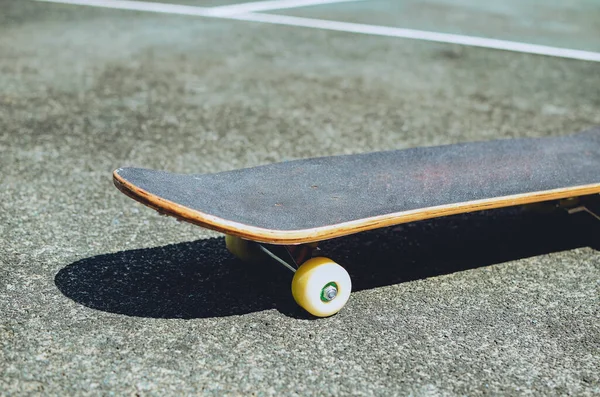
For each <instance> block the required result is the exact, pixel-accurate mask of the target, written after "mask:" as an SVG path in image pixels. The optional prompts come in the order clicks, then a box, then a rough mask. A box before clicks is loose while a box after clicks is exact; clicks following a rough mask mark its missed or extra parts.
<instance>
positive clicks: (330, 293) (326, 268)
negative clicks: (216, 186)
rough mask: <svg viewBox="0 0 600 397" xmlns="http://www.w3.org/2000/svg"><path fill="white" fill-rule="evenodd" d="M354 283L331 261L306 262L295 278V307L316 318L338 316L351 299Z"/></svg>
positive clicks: (313, 259) (311, 260) (343, 270)
mask: <svg viewBox="0 0 600 397" xmlns="http://www.w3.org/2000/svg"><path fill="white" fill-rule="evenodd" d="M351 290H352V282H351V281H350V275H348V272H347V271H346V270H345V269H344V268H343V267H341V266H340V265H338V264H337V263H335V262H334V261H332V260H331V259H328V258H323V257H318V258H312V259H309V260H308V261H306V262H305V263H304V264H303V265H302V266H300V268H299V269H298V270H297V271H296V273H295V274H294V278H293V280H292V295H293V296H294V299H295V300H296V303H298V305H300V306H301V307H302V308H303V309H304V310H306V311H307V312H309V313H310V314H312V315H314V316H317V317H328V316H331V315H333V314H335V313H337V312H339V311H340V310H341V309H342V307H344V305H345V304H346V302H348V298H350V291H351Z"/></svg>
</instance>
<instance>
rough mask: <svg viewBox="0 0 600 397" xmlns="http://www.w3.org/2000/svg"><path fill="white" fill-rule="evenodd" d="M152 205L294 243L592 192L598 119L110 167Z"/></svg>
mask: <svg viewBox="0 0 600 397" xmlns="http://www.w3.org/2000/svg"><path fill="white" fill-rule="evenodd" d="M114 180H115V184H116V185H117V187H118V188H119V189H120V190H122V191H123V192H124V193H126V194H127V195H129V196H131V197H132V198H134V199H136V200H138V201H140V202H142V203H144V204H146V205H148V206H150V207H152V208H155V209H157V210H159V211H161V212H164V213H167V214H170V215H173V216H177V217H179V218H181V219H184V220H186V221H189V222H192V223H196V224H199V225H202V226H205V227H208V228H211V229H215V230H219V231H222V232H227V233H231V234H235V235H239V236H242V237H246V238H251V239H254V240H258V241H264V242H272V243H302V242H309V241H315V240H323V239H327V238H332V237H337V236H341V235H345V234H350V233H354V232H356V231H362V230H369V229H373V228H377V227H383V226H389V225H393V224H398V223H404V222H410V221H415V220H420V219H426V218H432V217H437V216H444V215H451V214H456V213H461V212H470V211H476V210H481V209H487V208H498V207H503V206H510V205H518V204H526V203H530V202H536V201H545V200H554V199H560V198H565V197H572V196H580V195H586V194H593V193H598V192H600V129H594V130H591V131H587V132H583V133H579V134H576V135H571V136H566V137H559V138H541V139H510V140H499V141H491V142H478V143H466V144H457V145H448V146H439V147H427V148H414V149H406V150H397V151H388V152H376V153H367V154H360V155H350V156H334V157H324V158H318V159H308V160H298V161H290V162H284V163H277V164H271V165H266V166H261V167H254V168H248V169H241V170H235V171H230V172H223V173H217V174H201V175H182V174H171V173H167V172H163V171H155V170H147V169H140V168H121V169H118V170H116V171H115V173H114Z"/></svg>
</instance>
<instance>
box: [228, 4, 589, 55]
mask: <svg viewBox="0 0 600 397" xmlns="http://www.w3.org/2000/svg"><path fill="white" fill-rule="evenodd" d="M227 18H228V19H237V20H242V21H253V22H262V23H271V24H277V25H286V26H301V27H305V28H314V29H324V30H335V31H338V32H350V33H362V34H369V35H375V36H387V37H400V38H405V39H414V40H425V41H435V42H438V43H448V44H461V45H466V46H472V47H482V48H492V49H496V50H506V51H514V52H522V53H527V54H537V55H546V56H552V57H559V58H570V59H578V60H584V61H594V62H600V53H598V52H591V51H582V50H572V49H569V48H560V47H550V46H545V45H537V44H528V43H519V42H516V41H507V40H498V39H488V38H485V37H475V36H464V35H458V34H450V33H438V32H428V31H424V30H415V29H403V28H393V27H388V26H378V25H365V24H361V23H353V22H338V21H329V20H324V19H313V18H301V17H293V16H287V15H275V14H260V13H253V14H243V15H230V16H228V17H227Z"/></svg>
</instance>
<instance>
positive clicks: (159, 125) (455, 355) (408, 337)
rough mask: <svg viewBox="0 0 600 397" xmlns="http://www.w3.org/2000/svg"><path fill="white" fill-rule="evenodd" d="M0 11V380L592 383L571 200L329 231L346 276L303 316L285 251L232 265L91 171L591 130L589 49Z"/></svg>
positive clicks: (47, 386)
mask: <svg viewBox="0 0 600 397" xmlns="http://www.w3.org/2000/svg"><path fill="white" fill-rule="evenodd" d="M211 3H213V4H211V5H214V3H216V2H215V1H212V2H211ZM586 4H588V3H586ZM347 6H348V5H338V7H347ZM0 9H1V10H2V12H1V13H0V153H1V156H0V167H1V170H2V172H1V176H0V186H1V189H0V235H1V236H2V242H3V244H2V245H0V394H2V395H35V394H39V395H42V394H43V395H110V394H116V395H166V394H179V395H180V394H187V395H192V394H208V395H224V394H229V395H251V394H255V395H390V394H398V395H432V396H435V395H522V394H529V395H598V394H600V375H599V374H600V309H599V307H600V306H599V304H600V253H599V251H598V249H600V247H599V245H600V244H599V239H598V231H599V223H598V222H597V221H595V220H594V219H593V218H592V217H590V216H587V215H586V214H578V215H573V216H568V215H567V214H566V213H565V212H564V211H555V212H544V211H531V210H529V209H522V208H511V209H505V210H498V211H489V212H483V213H476V214H470V215H461V216H453V217H449V218H444V219H437V220H433V221H427V222H418V223H413V224H406V225H402V226H397V227H393V228H389V229H384V230H379V231H372V232H368V233H363V234H360V235H354V236H351V237H347V238H341V239H337V240H334V241H330V242H327V243H325V244H323V245H322V249H323V251H324V253H326V254H327V255H328V256H330V257H332V258H333V259H334V260H336V261H338V262H339V263H342V264H344V265H345V266H346V267H347V269H348V271H349V272H350V274H351V276H352V279H353V282H354V289H355V292H354V293H353V294H352V297H351V299H350V301H349V303H348V305H347V306H346V307H345V308H344V310H343V311H342V312H340V313H339V314H338V315H336V316H333V317H331V318H328V319H319V320H315V319H313V318H310V317H309V316H308V315H306V314H305V313H304V312H303V311H302V310H301V309H299V308H297V307H296V306H295V303H294V302H293V299H292V298H291V294H290V291H289V282H290V280H291V275H290V274H288V272H287V271H286V270H285V269H282V268H280V267H278V266H276V265H274V264H270V263H265V264H264V266H249V265H247V264H244V263H241V262H240V261H238V260H236V259H234V258H233V257H232V256H231V255H230V254H229V253H228V252H227V251H226V250H225V249H224V243H223V238H222V237H221V236H218V235H217V234H215V233H212V232H208V231H205V230H203V229H200V228H198V227H195V226H192V225H188V224H182V223H178V222H176V221H175V220H173V219H171V218H165V217H160V216H159V215H157V214H156V213H155V212H154V211H151V210H149V209H147V208H145V207H143V206H141V205H139V204H137V203H135V202H134V201H132V200H131V199H129V198H127V197H125V196H124V195H123V194H121V193H119V192H118V191H117V190H116V189H115V188H114V187H113V186H112V181H111V172H112V170H113V169H115V168H117V167H120V166H138V167H147V168H158V169H165V170H169V171H172V172H182V173H184V172H190V173H191V172H193V173H202V172H216V171H222V170H229V169H234V168H239V167H244V166H253V165H258V164H266V163H270V162H274V161H279V160H288V159H295V158H305V157H310V156H320V155H333V154H341V153H358V152H367V151H372V150H380V149H392V148H404V147H414V146H419V145H434V144H441V143H453V142H465V141H473V140H486V139H492V138H508V137H525V136H558V135H564V134H568V133H571V132H576V131H579V130H582V129H585V128H589V127H592V126H595V125H600V111H599V109H600V90H599V89H598V87H600V64H598V63H592V62H583V61H574V60H567V59H558V58H548V57H541V56H534V55H527V54H515V53H509V52H502V51H494V50H486V49H476V48H468V47H460V46H452V45H444V44H435V43H425V42H416V41H410V40H402V39H393V38H382V37H370V36H366V35H353V34H350V33H342V32H337V33H336V32H325V31H320V30H308V29H303V28H292V27H284V26H269V25H264V24H256V23H246V22H236V21H227V20H212V19H202V18H193V17H183V16H170V15H160V14H147V13H142V12H130V11H116V10H107V9H92V8H86V7H77V6H61V5H55V4H41V3H33V2H26V1H10V0H0ZM332 9H333V6H332V5H330V6H327V7H326V8H324V9H323V10H327V13H329V12H330V11H331V10H332ZM593 10H594V8H593V7H592V10H591V11H588V13H589V12H593ZM595 10H596V12H598V9H597V7H596V8H595ZM294 12H300V11H294ZM306 12H308V11H306ZM310 12H312V13H315V12H317V8H313V9H312V10H311V11H310ZM324 12H325V11H324ZM289 13H292V11H289ZM323 17H326V15H324V16H323ZM328 17H330V18H331V15H329V16H328ZM594 26H596V29H597V26H598V25H597V24H596V25H594ZM596 37H597V36H596Z"/></svg>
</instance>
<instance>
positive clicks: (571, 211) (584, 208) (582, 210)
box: [567, 205, 600, 221]
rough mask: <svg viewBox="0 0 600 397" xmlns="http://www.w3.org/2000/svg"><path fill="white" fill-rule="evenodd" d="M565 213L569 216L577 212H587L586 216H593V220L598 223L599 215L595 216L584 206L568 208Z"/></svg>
mask: <svg viewBox="0 0 600 397" xmlns="http://www.w3.org/2000/svg"><path fill="white" fill-rule="evenodd" d="M567 212H568V213H569V215H573V214H576V213H578V212H587V213H588V214H590V215H591V216H593V217H594V218H596V219H597V220H599V221H600V215H598V214H596V213H595V212H594V211H592V210H590V209H589V208H588V207H586V206H585V205H580V206H578V207H574V208H569V209H568V210H567Z"/></svg>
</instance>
